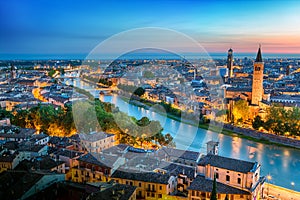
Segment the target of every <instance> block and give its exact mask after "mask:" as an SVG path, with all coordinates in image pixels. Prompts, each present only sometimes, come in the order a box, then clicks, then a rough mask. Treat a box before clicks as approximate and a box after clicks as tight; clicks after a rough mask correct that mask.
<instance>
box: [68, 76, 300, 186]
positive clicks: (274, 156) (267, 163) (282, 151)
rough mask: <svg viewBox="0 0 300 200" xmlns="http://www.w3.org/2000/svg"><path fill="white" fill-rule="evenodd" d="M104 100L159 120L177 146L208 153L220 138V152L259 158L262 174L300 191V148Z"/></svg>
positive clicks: (118, 100)
mask: <svg viewBox="0 0 300 200" xmlns="http://www.w3.org/2000/svg"><path fill="white" fill-rule="evenodd" d="M65 83H67V84H73V85H74V86H76V87H79V88H82V89H85V90H87V91H89V92H91V93H92V94H93V95H94V96H95V97H97V98H99V91H97V90H95V89H94V87H95V86H93V85H90V84H88V83H86V82H84V81H81V80H80V79H79V78H77V79H73V80H70V79H68V80H66V81H65ZM100 99H101V98H100ZM101 100H102V101H105V102H110V103H113V104H115V105H116V106H118V107H119V109H120V110H121V111H123V112H126V113H128V115H130V116H134V117H135V118H137V119H140V118H141V117H143V116H146V117H148V118H150V119H152V120H158V121H159V122H160V123H161V125H162V126H163V128H164V131H163V133H170V134H171V135H172V136H173V137H174V141H175V143H176V148H179V149H188V150H192V151H197V152H201V153H203V154H205V153H206V142H208V141H210V140H214V141H218V142H219V155H221V156H225V157H231V158H236V159H241V160H247V161H252V162H254V161H257V162H259V163H260V164H261V166H262V167H261V174H262V175H270V176H271V177H272V179H271V180H270V183H272V184H276V185H278V186H282V187H285V188H289V189H293V190H297V191H300V150H298V149H293V148H288V147H278V146H275V145H267V144H263V143H258V142H253V141H251V140H247V139H242V138H239V137H231V136H227V135H224V134H220V133H215V132H212V131H208V130H204V129H200V128H197V127H195V126H191V125H188V124H184V123H181V122H178V121H176V120H173V119H170V118H168V117H166V116H162V115H160V114H158V113H156V112H153V111H151V110H146V109H144V108H141V107H137V106H135V105H131V104H128V103H127V102H125V101H123V100H122V99H121V98H119V97H118V96H117V95H112V96H104V97H102V99H101ZM292 182H294V183H295V184H294V186H292V184H291V183H292Z"/></svg>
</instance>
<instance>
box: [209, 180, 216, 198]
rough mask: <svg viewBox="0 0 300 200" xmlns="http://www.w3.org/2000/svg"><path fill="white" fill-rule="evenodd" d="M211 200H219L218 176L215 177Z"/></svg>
mask: <svg viewBox="0 0 300 200" xmlns="http://www.w3.org/2000/svg"><path fill="white" fill-rule="evenodd" d="M210 200H217V180H216V175H214V182H213V188H212V191H211V194H210Z"/></svg>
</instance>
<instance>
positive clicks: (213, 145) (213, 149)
mask: <svg viewBox="0 0 300 200" xmlns="http://www.w3.org/2000/svg"><path fill="white" fill-rule="evenodd" d="M206 145H207V154H212V155H218V154H219V142H214V141H213V140H211V141H209V142H207V143H206Z"/></svg>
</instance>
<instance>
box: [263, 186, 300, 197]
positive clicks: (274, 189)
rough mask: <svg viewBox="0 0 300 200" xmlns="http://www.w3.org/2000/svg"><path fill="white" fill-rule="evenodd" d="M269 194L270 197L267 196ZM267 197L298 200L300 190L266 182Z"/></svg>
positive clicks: (265, 191)
mask: <svg viewBox="0 0 300 200" xmlns="http://www.w3.org/2000/svg"><path fill="white" fill-rule="evenodd" d="M268 196H269V198H267V197H268ZM264 197H265V199H274V200H275V199H281V200H291V199H293V200H297V199H300V192H297V191H295V190H290V189H287V188H283V187H280V186H277V185H273V184H270V183H265V189H264Z"/></svg>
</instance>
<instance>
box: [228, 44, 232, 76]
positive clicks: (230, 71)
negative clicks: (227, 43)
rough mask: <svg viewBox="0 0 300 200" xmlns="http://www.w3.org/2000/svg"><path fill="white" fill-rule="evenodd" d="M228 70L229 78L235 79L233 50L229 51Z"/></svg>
mask: <svg viewBox="0 0 300 200" xmlns="http://www.w3.org/2000/svg"><path fill="white" fill-rule="evenodd" d="M227 69H228V78H232V77H233V50H232V49H231V48H230V49H229V50H228V56H227Z"/></svg>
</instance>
